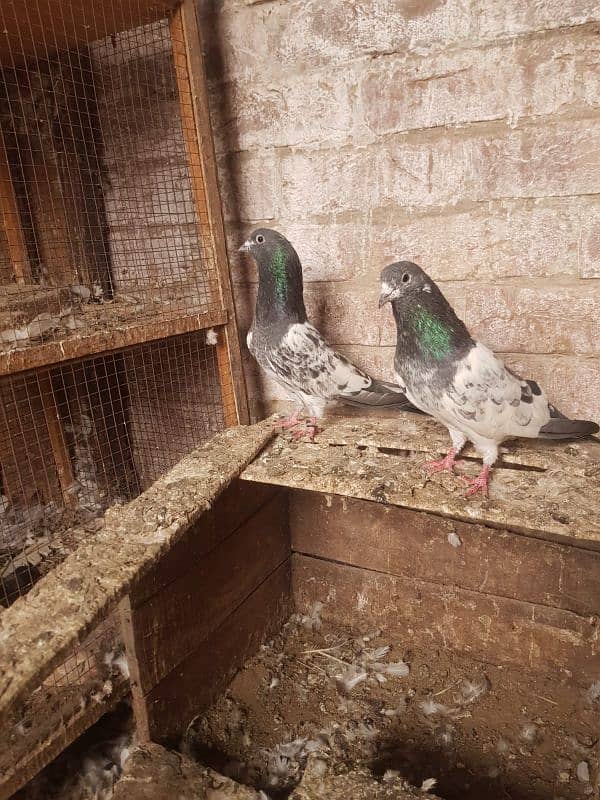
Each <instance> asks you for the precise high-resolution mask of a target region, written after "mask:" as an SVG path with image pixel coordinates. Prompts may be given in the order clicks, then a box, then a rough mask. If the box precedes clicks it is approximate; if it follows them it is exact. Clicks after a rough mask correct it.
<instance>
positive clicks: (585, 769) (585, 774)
mask: <svg viewBox="0 0 600 800" xmlns="http://www.w3.org/2000/svg"><path fill="white" fill-rule="evenodd" d="M576 775H577V780H578V781H581V783H589V780H590V768H589V766H588V763H587V761H580V762H579V764H577V770H576Z"/></svg>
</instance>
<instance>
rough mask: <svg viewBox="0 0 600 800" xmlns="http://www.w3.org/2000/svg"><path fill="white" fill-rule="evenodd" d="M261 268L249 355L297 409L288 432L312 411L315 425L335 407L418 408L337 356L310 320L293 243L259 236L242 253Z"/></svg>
mask: <svg viewBox="0 0 600 800" xmlns="http://www.w3.org/2000/svg"><path fill="white" fill-rule="evenodd" d="M240 251H242V252H248V253H250V255H252V257H253V258H254V260H255V261H256V263H257V265H258V295H257V298H256V309H255V312H254V320H253V322H252V327H251V328H250V331H249V332H248V337H247V343H248V349H249V350H250V352H251V353H252V355H253V356H254V358H255V359H256V360H257V361H258V363H259V364H260V366H261V367H262V368H263V369H264V370H265V372H267V373H268V374H269V375H271V376H272V377H273V378H274V379H275V380H276V381H277V382H278V383H279V384H280V385H281V386H283V387H284V389H285V390H286V391H287V393H288V395H289V396H290V397H291V398H292V399H293V400H294V401H295V402H296V403H297V410H296V411H295V412H294V414H292V415H291V416H290V417H288V418H287V419H286V420H284V421H283V422H282V423H281V425H282V426H283V427H294V426H296V425H298V424H299V416H298V415H299V413H300V412H301V410H302V409H303V408H304V409H307V410H308V411H309V412H310V414H311V420H309V423H310V425H311V426H312V428H313V430H314V429H316V419H317V418H318V417H320V416H322V414H323V412H324V410H325V406H326V405H327V403H328V402H329V401H341V402H343V403H349V404H351V405H355V406H366V407H374V406H376V407H380V408H381V407H394V408H399V409H403V410H408V409H412V410H413V411H417V409H415V408H414V406H412V405H411V404H410V403H409V402H408V400H407V399H406V397H405V396H404V395H403V394H401V392H400V391H399V389H398V387H397V386H395V385H394V384H391V383H385V382H384V381H378V380H375V379H374V378H371V376H370V375H367V373H366V372H363V371H362V370H360V369H358V368H357V367H355V366H354V364H352V363H351V362H350V361H348V359H347V358H344V356H342V355H340V354H339V353H336V352H335V351H334V350H332V349H331V347H330V346H329V345H328V344H327V342H326V341H325V339H324V338H323V337H322V336H321V334H320V333H319V331H318V330H317V329H316V328H315V327H313V326H312V325H311V324H310V322H309V321H308V319H307V317H306V309H305V307H304V295H303V289H302V266H301V264H300V259H299V258H298V254H297V253H296V251H295V250H294V248H293V247H292V245H291V244H290V242H288V240H287V239H286V238H285V237H284V236H282V235H281V234H280V233H277V231H274V230H270V229H269V228H259V229H258V230H255V231H254V233H252V235H251V236H250V238H249V239H248V240H247V241H246V242H244V244H243V245H242V246H241V247H240Z"/></svg>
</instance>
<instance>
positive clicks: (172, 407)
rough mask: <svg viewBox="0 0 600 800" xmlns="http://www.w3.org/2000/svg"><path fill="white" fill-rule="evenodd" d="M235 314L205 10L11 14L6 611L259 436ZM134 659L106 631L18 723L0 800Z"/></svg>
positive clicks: (3, 267) (3, 504)
mask: <svg viewBox="0 0 600 800" xmlns="http://www.w3.org/2000/svg"><path fill="white" fill-rule="evenodd" d="M232 309H233V305H232V301H231V287H230V283H229V273H228V265H227V257H226V251H225V244H224V235H223V227H222V219H221V210H220V200H219V193H218V187H217V183H216V173H215V167H214V152H213V147H212V137H211V131H210V123H209V119H208V113H207V106H206V92H205V88H204V73H203V64H202V58H201V46H200V40H199V30H198V27H197V20H196V14H195V8H194V4H193V3H190V2H188V0H186V1H185V2H183V3H181V4H175V3H167V2H162V0H161V1H160V2H154V1H153V0H125V2H108V1H106V0H103V2H94V3H86V2H83V1H82V2H77V0H73V2H68V1H66V2H62V0H34V2H28V3H20V2H2V3H1V4H0V606H4V607H9V606H10V605H11V604H12V603H14V602H15V600H17V599H18V598H19V597H21V596H24V595H26V594H27V592H28V590H29V589H30V588H31V587H32V586H33V585H34V584H35V583H36V582H37V581H38V580H39V579H40V578H41V577H43V576H44V575H46V574H47V573H48V572H49V571H51V570H52V569H53V568H54V567H55V566H56V565H57V564H58V563H60V562H61V561H63V560H64V559H65V557H66V556H68V554H69V553H71V552H73V551H74V549H75V548H76V547H77V546H78V545H80V544H81V543H82V542H85V541H88V540H89V539H90V538H91V537H94V536H95V535H96V534H97V533H98V531H100V530H101V529H102V525H103V521H102V514H103V513H104V512H105V511H106V509H107V508H109V507H110V506H112V505H115V504H123V503H125V502H127V501H129V500H131V499H132V498H134V497H135V496H137V495H138V494H139V493H140V492H141V491H143V490H144V489H146V488H148V487H149V486H150V485H151V484H152V483H153V481H155V480H156V479H157V478H158V477H159V476H161V475H162V474H164V473H165V472H166V471H167V470H168V469H169V468H171V467H172V466H173V465H174V464H176V463H177V461H178V460H179V459H180V458H181V457H182V456H183V455H185V454H186V453H188V452H190V451H191V450H192V449H193V448H194V447H196V446H198V445H199V444H200V443H202V442H203V441H205V440H206V439H207V438H209V437H210V436H212V435H213V434H214V433H216V432H217V431H219V430H222V429H223V428H225V427H227V426H229V425H232V424H235V423H237V422H238V421H245V397H244V390H243V383H241V380H240V377H239V376H240V375H241V368H240V362H239V349H238V344H237V331H236V327H235V319H234V316H233V311H232ZM0 613H1V609H0ZM122 649H123V648H122V645H121V644H120V632H119V622H118V616H116V615H114V614H113V615H111V616H109V617H108V618H107V619H105V620H104V621H103V622H102V623H101V625H100V626H99V627H98V629H97V630H94V631H93V632H92V633H91V634H90V636H89V637H88V638H87V639H86V640H85V641H84V642H83V644H82V645H81V646H80V647H79V648H77V649H76V650H73V652H72V653H71V654H70V655H69V657H68V658H67V659H66V661H65V662H64V664H62V665H60V666H59V667H58V668H56V669H55V670H54V672H53V673H52V675H51V676H50V677H49V678H48V679H46V680H45V681H44V682H43V684H42V685H40V686H39V687H38V688H37V690H36V691H34V692H33V693H32V694H31V697H30V698H29V699H28V701H27V702H26V703H25V704H24V705H22V706H20V707H19V708H15V709H14V713H13V715H12V723H13V728H12V729H11V731H10V732H9V735H8V737H7V741H8V745H9V746H8V747H7V748H6V749H5V750H4V754H3V757H2V760H1V762H0V797H4V796H7V795H6V792H8V791H9V789H11V790H13V791H14V789H16V788H18V786H19V785H22V784H23V782H24V781H25V780H27V778H28V777H30V776H31V775H32V774H34V773H35V772H36V771H37V770H38V769H39V768H40V767H41V766H43V764H44V763H47V761H48V760H49V759H50V758H52V757H53V756H54V755H56V753H58V752H60V750H61V749H62V748H63V747H64V746H66V744H68V742H69V741H71V740H72V739H73V738H74V737H75V736H76V735H78V734H79V733H81V732H82V731H83V730H85V729H86V727H88V726H89V725H90V724H92V723H93V722H94V721H95V720H96V719H98V718H99V717H100V716H101V715H102V713H104V712H105V711H106V709H107V708H108V707H110V706H111V705H112V704H114V703H115V702H117V701H118V700H119V699H120V698H121V697H122V696H123V694H124V692H125V691H127V686H128V681H127V675H126V674H125V673H126V670H124V669H119V667H118V665H119V664H120V661H119V655H120V653H121V652H122ZM115 664H117V666H116V667H115V666H114V665H115Z"/></svg>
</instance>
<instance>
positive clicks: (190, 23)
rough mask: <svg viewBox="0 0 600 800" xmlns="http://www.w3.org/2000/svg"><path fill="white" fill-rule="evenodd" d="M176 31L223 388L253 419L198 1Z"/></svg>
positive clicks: (179, 14) (176, 18) (240, 412)
mask: <svg viewBox="0 0 600 800" xmlns="http://www.w3.org/2000/svg"><path fill="white" fill-rule="evenodd" d="M171 32H172V37H171V38H172V41H173V48H174V54H175V58H176V67H177V63H178V61H179V64H180V69H179V70H178V83H179V89H180V98H181V109H182V122H183V126H184V135H185V136H186V141H189V145H188V156H189V161H190V167H191V169H192V181H193V183H194V182H195V183H196V185H197V186H198V187H200V185H201V186H202V191H201V192H200V191H198V192H197V193H196V196H197V198H198V202H197V209H198V215H199V222H200V227H201V236H202V241H203V244H205V246H206V244H209V246H210V250H211V253H212V257H213V258H214V261H215V263H216V268H217V272H218V276H219V291H220V295H221V302H222V304H223V307H224V308H225V309H226V310H227V314H228V323H227V334H226V337H225V343H224V344H225V345H226V348H227V356H228V358H227V359H224V358H223V357H222V356H219V358H220V362H219V363H220V364H223V365H225V364H227V365H228V367H229V369H228V370H225V369H224V368H221V367H220V371H221V375H222V391H223V396H224V398H227V397H228V396H233V397H234V398H235V404H236V412H237V413H236V415H237V420H238V421H239V422H241V423H247V422H248V399H247V394H246V383H245V378H244V372H243V367H242V357H241V350H240V343H239V338H238V330H237V324H236V317H235V307H234V303H233V293H232V289H231V276H230V273H229V261H228V258H227V247H226V244H225V228H224V225H223V212H222V205H221V197H220V193H219V184H218V179H217V167H216V158H215V149H214V142H213V135H212V128H211V123H210V107H209V103H208V92H207V86H206V74H205V69H204V58H203V55H202V39H201V32H200V28H199V26H198V18H197V8H196V3H195V0H183V2H182V3H181V5H180V6H179V7H178V8H177V10H176V11H175V12H174V14H173V15H172V18H171ZM182 41H184V42H185V47H184V50H183V52H182V49H181V44H180V42H182ZM183 56H185V71H184V70H183ZM181 75H183V76H184V80H183V81H181V80H180V76H181ZM185 78H187V79H185ZM188 104H189V106H190V108H191V112H192V114H191V116H190V112H189V110H188V108H187V106H188ZM188 126H192V127H191V130H192V131H193V136H192V135H190V133H187V134H186V128H188ZM200 195H201V196H200ZM232 390H233V391H232Z"/></svg>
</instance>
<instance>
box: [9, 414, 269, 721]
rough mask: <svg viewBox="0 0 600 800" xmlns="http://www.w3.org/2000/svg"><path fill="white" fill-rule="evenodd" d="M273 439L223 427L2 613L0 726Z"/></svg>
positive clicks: (259, 428) (256, 428) (263, 426)
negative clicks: (11, 710) (221, 430)
mask: <svg viewBox="0 0 600 800" xmlns="http://www.w3.org/2000/svg"><path fill="white" fill-rule="evenodd" d="M272 436H273V429H272V420H266V421H265V422H263V423H260V424H259V425H253V426H251V427H240V428H231V429H229V430H227V431H224V432H223V433H220V434H217V435H216V436H215V437H214V438H213V439H211V440H210V441H209V442H206V443H205V444H204V445H202V446H201V447H199V448H197V449H196V450H194V451H193V452H192V453H190V454H189V455H187V456H185V457H184V458H183V459H182V460H181V461H180V462H179V463H178V464H177V466H176V467H174V468H173V469H172V470H171V471H170V472H168V473H167V474H166V475H165V476H163V477H162V478H160V479H159V480H158V481H156V483H154V485H153V486H152V487H151V488H150V489H148V490H147V491H146V492H144V493H143V494H141V495H140V496H139V497H137V498H136V499H135V500H133V501H132V502H131V503H129V504H128V505H126V506H122V507H117V508H112V509H109V510H108V511H107V512H106V514H105V515H104V527H103V529H102V530H101V531H100V532H99V533H98V534H96V536H95V537H94V538H93V539H91V540H90V541H89V542H86V543H85V544H83V545H81V546H80V547H79V548H78V549H77V550H76V551H75V552H74V553H72V554H71V555H70V556H69V557H68V558H67V559H65V561H64V562H63V563H62V564H60V565H59V566H58V567H56V568H55V569H54V570H52V572H50V573H49V574H48V575H46V576H45V577H44V578H42V580H41V581H39V583H37V584H36V585H35V586H34V587H33V588H32V589H31V591H30V592H29V593H28V595H27V597H26V598H20V599H19V600H17V601H16V602H15V603H14V604H13V605H12V606H11V607H10V608H8V609H6V610H5V611H4V612H3V614H2V625H3V636H2V637H1V638H0V724H1V723H2V721H3V720H5V718H6V716H7V715H8V714H9V712H10V709H11V708H14V706H15V704H16V703H18V702H19V701H20V700H22V699H23V697H25V696H26V695H27V693H28V692H30V691H31V690H32V689H34V688H35V687H36V686H38V685H39V684H40V682H41V681H43V680H44V679H45V678H46V677H47V676H48V675H49V674H50V672H51V671H52V669H53V668H54V667H55V666H56V665H57V664H59V663H60V660H61V659H62V658H63V657H64V656H65V655H66V654H67V653H68V651H69V648H71V647H73V646H74V645H75V644H76V643H78V642H80V641H82V640H83V638H84V637H85V636H86V635H87V634H88V633H89V632H90V631H91V630H92V629H93V628H94V626H95V625H97V624H98V622H99V621H100V620H101V619H103V618H105V617H106V616H107V615H108V613H109V612H110V611H111V610H112V609H113V608H114V607H115V606H116V604H117V603H118V602H119V601H120V600H121V599H122V598H123V597H124V596H125V595H126V594H127V593H128V592H130V591H131V590H132V587H133V586H134V585H135V583H136V582H137V581H139V580H141V578H142V577H143V576H144V575H145V574H147V573H148V572H149V571H150V569H151V568H152V566H153V565H154V564H156V563H157V561H158V560H159V559H160V558H162V556H163V555H164V554H165V553H166V552H167V551H168V550H170V548H171V547H173V545H174V544H175V543H176V542H177V541H178V540H179V539H180V538H181V537H182V536H183V534H184V533H185V532H186V531H187V530H188V529H189V528H190V526H191V525H193V524H194V523H195V522H196V521H197V520H198V519H199V518H200V516H201V515H202V514H203V513H204V512H206V511H207V510H208V509H209V508H211V506H212V505H213V503H214V502H215V500H216V498H217V497H218V496H219V495H220V494H221V492H222V491H224V489H225V488H227V486H228V485H229V484H230V483H231V481H232V480H234V479H235V478H236V477H237V476H238V475H239V473H240V472H241V470H242V469H243V468H244V467H245V466H246V465H247V464H248V462H249V461H251V460H252V459H253V458H254V457H255V456H256V454H257V453H258V452H259V451H260V450H261V449H262V448H263V447H264V445H265V444H266V442H268V441H269V439H270V438H271V437H272Z"/></svg>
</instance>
